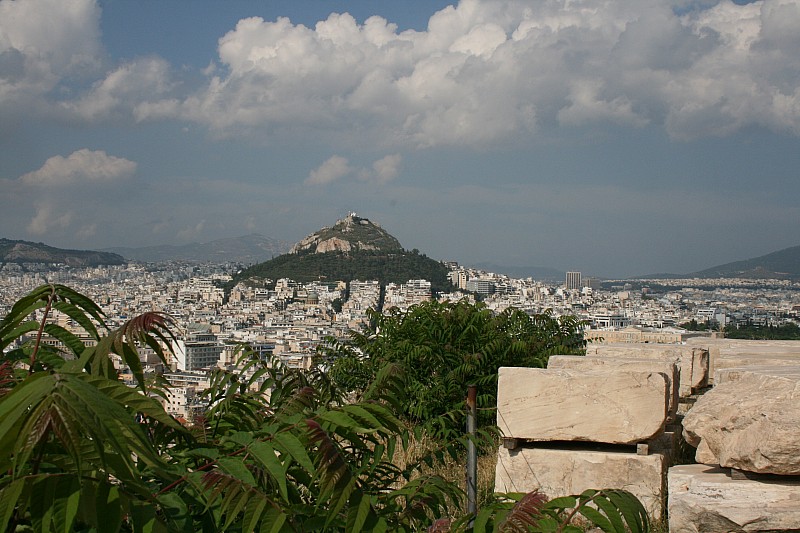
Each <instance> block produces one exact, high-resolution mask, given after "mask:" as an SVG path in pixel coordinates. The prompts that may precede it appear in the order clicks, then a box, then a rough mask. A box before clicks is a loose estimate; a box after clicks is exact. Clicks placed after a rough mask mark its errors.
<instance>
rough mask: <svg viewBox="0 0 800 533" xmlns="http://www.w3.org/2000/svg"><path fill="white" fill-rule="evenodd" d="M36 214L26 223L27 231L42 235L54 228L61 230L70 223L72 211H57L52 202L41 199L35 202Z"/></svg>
mask: <svg viewBox="0 0 800 533" xmlns="http://www.w3.org/2000/svg"><path fill="white" fill-rule="evenodd" d="M35 207H36V214H35V215H34V216H33V218H32V219H31V221H30V222H29V223H28V228H27V229H28V232H29V233H31V234H32V235H44V234H45V233H48V232H50V231H51V230H54V229H60V230H63V229H65V228H67V227H68V226H69V225H70V224H71V223H72V218H73V216H74V213H73V212H72V211H67V212H65V213H60V214H59V212H58V207H57V205H56V204H55V203H54V202H51V201H42V202H38V203H37V204H36V206H35Z"/></svg>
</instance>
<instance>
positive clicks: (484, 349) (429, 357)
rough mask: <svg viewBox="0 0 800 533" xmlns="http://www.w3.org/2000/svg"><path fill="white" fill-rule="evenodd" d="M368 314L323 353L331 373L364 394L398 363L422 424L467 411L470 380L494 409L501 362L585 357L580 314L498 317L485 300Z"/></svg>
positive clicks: (483, 403) (410, 413) (483, 404)
mask: <svg viewBox="0 0 800 533" xmlns="http://www.w3.org/2000/svg"><path fill="white" fill-rule="evenodd" d="M370 319H371V321H370V325H369V326H368V327H367V328H366V329H365V330H364V331H362V332H351V338H350V340H349V342H344V343H339V342H336V341H334V340H333V339H331V340H330V344H329V346H328V347H326V348H323V349H322V350H321V354H322V356H323V357H324V358H325V359H327V360H328V361H329V363H330V370H329V375H330V376H331V379H332V380H333V381H334V382H335V383H336V384H338V385H339V386H340V387H342V388H345V389H346V390H350V391H361V390H364V389H365V387H367V386H368V384H369V383H371V382H372V380H373V377H374V376H375V375H376V373H377V372H378V370H379V369H380V368H382V367H383V366H384V365H385V364H387V363H391V364H395V365H398V366H400V367H401V368H402V369H403V370H404V372H405V374H406V376H407V381H406V393H407V395H408V397H409V401H408V403H407V404H406V405H405V408H404V414H405V416H406V417H407V418H408V419H410V420H412V421H417V422H419V421H427V420H431V419H439V418H440V417H441V416H443V415H447V414H448V413H450V414H451V415H454V414H456V413H457V412H459V411H461V409H462V407H463V403H464V397H465V394H466V388H467V385H469V384H476V385H478V387H479V389H478V393H479V396H478V407H479V408H492V407H494V406H495V405H496V402H497V398H496V391H497V369H498V368H499V367H501V366H528V367H539V368H543V367H545V366H546V365H547V359H548V357H549V356H550V355H554V354H584V353H585V348H586V344H585V341H584V340H583V335H582V327H583V325H582V323H581V322H580V321H579V320H577V319H576V318H575V317H560V318H555V317H553V316H552V315H551V314H550V313H549V312H547V313H542V314H537V315H533V316H531V315H528V314H526V313H524V312H522V311H519V310H517V309H507V310H505V311H504V312H502V313H500V314H495V313H493V312H492V311H491V310H490V309H488V308H487V307H486V306H485V305H484V304H482V303H478V304H471V303H469V302H467V301H460V302H445V303H440V302H436V301H429V302H424V303H422V304H419V305H416V306H412V307H411V308H410V309H409V310H408V311H407V312H401V311H399V310H396V309H393V310H391V312H390V313H389V314H387V315H382V314H380V313H376V312H373V313H372V314H371V316H370ZM484 413H485V411H484ZM484 417H485V418H486V419H487V420H490V419H492V417H493V415H492V414H491V413H488V414H486V415H485V416H484ZM454 427H457V428H461V427H463V417H461V416H455V418H454Z"/></svg>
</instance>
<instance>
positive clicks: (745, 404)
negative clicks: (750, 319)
mask: <svg viewBox="0 0 800 533" xmlns="http://www.w3.org/2000/svg"><path fill="white" fill-rule="evenodd" d="M683 434H684V438H685V439H686V441H687V442H688V443H690V444H691V445H693V446H696V447H697V452H696V455H695V458H696V460H697V462H699V463H704V464H708V465H721V466H724V467H730V468H736V469H739V470H745V471H748V472H760V473H770V474H790V475H800V373H797V372H787V371H771V370H770V369H769V368H762V369H755V370H751V369H746V370H737V371H731V373H729V374H726V375H725V376H723V377H722V379H721V382H720V383H718V384H717V385H716V386H715V387H714V388H713V389H712V390H710V391H708V392H707V393H706V394H704V395H703V396H702V397H700V399H698V400H697V403H695V405H694V407H692V409H691V410H690V411H689V412H688V413H687V415H686V417H685V418H684V421H683Z"/></svg>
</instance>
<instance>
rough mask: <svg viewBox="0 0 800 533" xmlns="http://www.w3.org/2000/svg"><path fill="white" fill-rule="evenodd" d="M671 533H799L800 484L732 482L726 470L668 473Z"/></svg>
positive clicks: (675, 468) (680, 468)
mask: <svg viewBox="0 0 800 533" xmlns="http://www.w3.org/2000/svg"><path fill="white" fill-rule="evenodd" d="M667 477H668V489H669V530H670V532H671V533H728V532H730V531H795V530H798V529H800V480H797V479H796V478H792V479H791V480H785V481H775V480H774V479H769V480H753V479H742V480H737V479H731V477H730V475H729V474H728V471H727V470H726V469H721V468H718V467H709V466H706V465H680V466H673V467H672V468H670V469H669V473H668V475H667Z"/></svg>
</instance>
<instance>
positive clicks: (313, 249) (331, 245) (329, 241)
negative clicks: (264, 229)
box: [234, 214, 449, 290]
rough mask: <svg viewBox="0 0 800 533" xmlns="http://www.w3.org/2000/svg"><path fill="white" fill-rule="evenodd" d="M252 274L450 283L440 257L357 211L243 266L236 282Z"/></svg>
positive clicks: (437, 286) (301, 278)
mask: <svg viewBox="0 0 800 533" xmlns="http://www.w3.org/2000/svg"><path fill="white" fill-rule="evenodd" d="M250 278H256V279H271V280H276V279H280V278H292V279H294V280H297V281H300V282H308V281H314V280H328V281H336V280H342V281H352V280H356V279H359V280H371V279H376V280H379V281H380V282H381V283H382V284H386V283H392V282H393V283H405V282H407V281H408V280H409V279H427V280H428V281H430V282H431V286H432V288H433V289H434V290H446V289H447V288H448V286H449V281H448V280H447V268H446V267H445V266H444V265H443V264H442V263H441V262H439V261H436V260H434V259H430V258H429V257H426V256H425V255H422V254H420V253H419V252H417V251H416V250H414V251H407V250H404V249H403V247H402V246H401V245H400V242H399V241H398V240H397V239H396V238H395V237H393V236H392V235H390V234H389V233H388V232H387V231H386V230H384V229H383V228H381V227H380V226H379V225H377V224H374V223H373V222H370V221H369V220H368V219H366V218H361V217H358V216H357V215H355V214H351V215H349V216H348V217H346V218H345V219H342V220H339V221H337V223H336V224H335V225H334V226H332V227H329V228H322V229H321V230H319V231H317V232H316V233H312V234H311V235H309V236H308V237H306V238H305V239H303V240H301V241H300V242H299V243H297V244H296V245H295V246H294V247H292V251H291V252H290V253H288V254H284V255H281V256H279V257H276V258H274V259H272V260H270V261H266V262H264V263H260V264H258V265H254V266H252V267H250V268H248V269H245V270H244V271H242V272H240V273H239V274H237V276H236V277H235V278H234V283H238V282H239V281H242V280H247V279H250Z"/></svg>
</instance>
